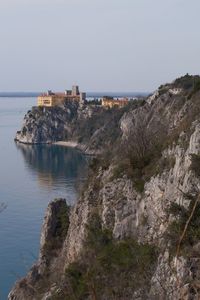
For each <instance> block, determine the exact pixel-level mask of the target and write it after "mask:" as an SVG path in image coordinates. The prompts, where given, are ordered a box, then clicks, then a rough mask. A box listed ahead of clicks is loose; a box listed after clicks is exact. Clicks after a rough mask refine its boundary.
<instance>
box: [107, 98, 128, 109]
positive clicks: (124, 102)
mask: <svg viewBox="0 0 200 300" xmlns="http://www.w3.org/2000/svg"><path fill="white" fill-rule="evenodd" d="M127 104H128V100H127V99H123V100H114V99H102V106H104V107H110V108H112V107H116V106H117V107H124V106H125V105H127Z"/></svg>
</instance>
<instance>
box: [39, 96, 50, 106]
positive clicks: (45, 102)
mask: <svg viewBox="0 0 200 300" xmlns="http://www.w3.org/2000/svg"><path fill="white" fill-rule="evenodd" d="M38 106H48V107H50V106H52V96H48V95H47V96H39V97H38Z"/></svg>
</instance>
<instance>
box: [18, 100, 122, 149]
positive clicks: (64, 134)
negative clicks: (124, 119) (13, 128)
mask: <svg viewBox="0 0 200 300" xmlns="http://www.w3.org/2000/svg"><path fill="white" fill-rule="evenodd" d="M124 110H125V109H121V110H116V109H111V110H107V109H105V108H104V107H102V106H100V105H92V104H89V103H88V104H87V105H83V106H80V105H79V104H78V103H76V102H69V101H66V102H65V103H64V104H63V105H60V106H57V107H33V108H32V109H31V110H30V111H28V112H27V114H26V115H25V117H24V121H23V124H22V128H21V130H20V131H18V132H17V134H16V137H15V140H16V141H17V142H20V143H24V144H51V143H55V142H60V141H62V142H63V141H64V142H68V143H69V145H70V144H71V145H73V146H76V147H77V148H80V149H81V150H82V151H84V152H86V153H88V154H90V153H91V154H93V153H97V152H98V153H100V152H102V150H103V149H104V148H105V147H108V146H109V145H110V144H112V142H113V140H115V138H116V136H118V135H119V130H120V128H119V127H118V125H119V120H120V118H121V116H122V114H123V111H124Z"/></svg>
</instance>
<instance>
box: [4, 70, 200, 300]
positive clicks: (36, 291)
mask: <svg viewBox="0 0 200 300" xmlns="http://www.w3.org/2000/svg"><path fill="white" fill-rule="evenodd" d="M118 128H119V129H120V130H119V131H117V134H118V135H117V137H116V138H115V140H116V141H115V142H114V141H113V142H112V143H110V144H109V147H108V148H107V149H106V150H107V151H104V153H103V154H101V155H99V156H97V157H96V158H94V159H93V161H92V162H91V166H90V170H89V175H88V180H87V182H86V183H85V186H84V187H83V189H82V194H81V195H80V197H79V200H78V202H77V204H76V205H75V206H74V207H73V208H71V210H70V212H69V209H68V208H67V209H66V211H65V212H64V214H62V216H64V219H63V223H62V224H63V225H62V226H61V227H62V228H64V231H63V230H60V231H59V235H49V234H48V232H49V229H47V228H46V227H45V226H46V225H45V226H44V227H43V231H42V241H43V242H42V243H41V253H40V258H39V262H38V263H37V264H36V265H35V266H34V267H33V269H32V271H31V274H30V273H29V274H28V276H27V277H26V278H25V279H23V280H21V281H19V282H18V283H17V284H16V285H15V287H14V288H13V290H12V291H11V293H10V295H9V300H11V299H12V300H18V299H20V300H23V299H27V300H29V299H101V300H104V299H105V300H108V299H120V300H124V299H172V300H173V299H199V298H200V288H199V287H200V246H199V244H200V231H199V227H200V200H199V199H200V196H199V195H200V171H199V170H200V78H199V77H198V76H195V77H194V76H189V75H186V76H184V77H182V78H179V79H177V80H176V81H174V82H173V83H172V84H167V85H164V86H161V87H160V88H159V89H158V91H157V92H156V93H155V94H154V95H152V96H151V97H149V98H148V99H147V100H146V102H145V103H143V104H142V105H140V106H139V107H136V106H134V107H129V108H128V109H127V111H124V112H123V114H122V115H121V117H120V118H119V122H118ZM57 201H58V203H60V202H59V201H61V203H63V200H57ZM57 201H56V202H53V203H54V204H50V207H52V205H53V206H54V205H57V204H56V203H57ZM59 205H60V204H59ZM62 205H64V204H62ZM50 210H52V208H51V209H50ZM58 215H59V214H58ZM58 215H57V214H55V215H53V214H52V213H49V208H48V210H47V217H46V223H45V224H47V223H48V224H52V223H53V224H54V222H56V220H58V219H59V220H60V217H59V218H58ZM47 220H48V221H47ZM52 220H53V221H52ZM47 227H48V228H51V225H50V226H47ZM50 231H51V230H50ZM63 232H64V233H63ZM55 241H56V243H55ZM48 242H50V244H49V243H48ZM46 243H47V245H48V246H45V247H44V245H45V244H46ZM57 243H58V247H55V246H54V245H55V244H56V245H57ZM38 274H39V275H38Z"/></svg>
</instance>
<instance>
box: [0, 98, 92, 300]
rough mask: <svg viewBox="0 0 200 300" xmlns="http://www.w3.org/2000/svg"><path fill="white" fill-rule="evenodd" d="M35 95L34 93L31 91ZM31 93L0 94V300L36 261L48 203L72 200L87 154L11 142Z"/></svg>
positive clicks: (85, 163) (48, 146)
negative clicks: (12, 95) (61, 199)
mask: <svg viewBox="0 0 200 300" xmlns="http://www.w3.org/2000/svg"><path fill="white" fill-rule="evenodd" d="M33 96H35V95H33ZM34 105H36V97H26V96H25V95H21V97H20V96H19V97H16V95H15V97H8V96H7V97H0V245H1V246H0V299H3V300H5V299H7V295H8V293H9V291H10V289H11V288H12V286H13V284H14V283H15V281H16V280H18V279H19V278H21V277H23V276H24V275H25V274H26V273H27V271H28V270H29V269H30V267H31V266H32V264H33V263H34V262H35V261H36V259H37V257H38V252H39V241H40V232H41V226H42V223H43V219H44V215H45V211H46V208H47V206H48V203H49V202H50V201H51V200H53V199H55V198H65V199H66V201H67V202H68V203H69V204H74V203H75V202H76V200H77V197H78V190H79V185H80V184H81V182H82V181H84V178H85V177H84V176H85V173H86V169H87V165H88V160H89V158H88V157H87V156H85V155H83V154H82V153H80V152H79V151H77V150H75V149H71V148H66V147H62V146H57V145H37V146H31V145H22V144H16V143H15V142H14V137H15V133H16V131H17V130H20V128H21V125H22V122H23V118H24V115H25V113H26V112H27V111H28V110H29V109H31V107H32V106H34Z"/></svg>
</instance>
